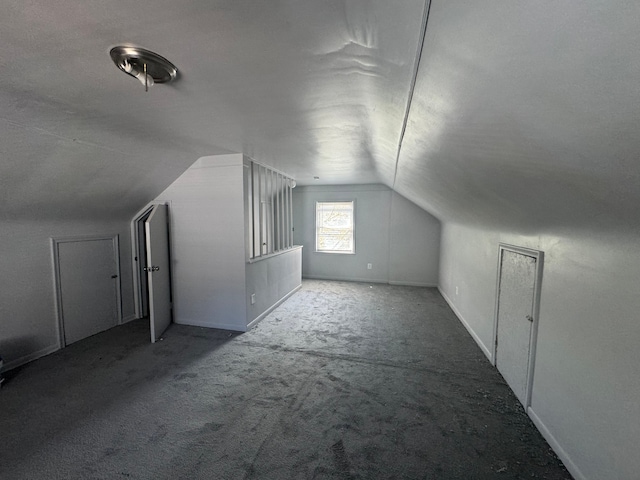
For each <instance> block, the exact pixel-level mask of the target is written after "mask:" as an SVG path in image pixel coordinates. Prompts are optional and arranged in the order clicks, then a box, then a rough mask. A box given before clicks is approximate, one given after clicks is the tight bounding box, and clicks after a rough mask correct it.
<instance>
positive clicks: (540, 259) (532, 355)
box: [491, 243, 544, 410]
mask: <svg viewBox="0 0 640 480" xmlns="http://www.w3.org/2000/svg"><path fill="white" fill-rule="evenodd" d="M504 251H509V252H513V253H518V254H520V255H526V256H528V257H533V258H535V259H536V272H535V279H534V286H533V304H532V308H531V311H532V313H531V315H532V316H533V322H532V324H531V338H530V340H529V358H528V365H527V380H526V385H527V391H526V394H525V405H524V408H525V410H526V409H527V408H528V407H529V406H530V405H531V390H532V387H533V374H534V371H535V359H536V345H537V341H538V323H539V316H540V293H541V289H542V271H543V267H544V252H543V251H541V250H533V249H531V248H526V247H519V246H516V245H509V244H508V243H500V244H499V245H498V273H497V275H496V300H495V309H494V317H493V349H492V351H491V364H492V365H493V366H494V367H496V368H497V362H498V358H497V355H498V315H499V313H500V312H499V309H500V282H501V280H502V254H503V252H504Z"/></svg>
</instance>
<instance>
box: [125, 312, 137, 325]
mask: <svg viewBox="0 0 640 480" xmlns="http://www.w3.org/2000/svg"><path fill="white" fill-rule="evenodd" d="M137 319H138V316H137V315H136V314H135V313H133V314H131V315H127V316H126V317H124V318H123V319H122V325H124V324H125V323H129V322H132V321H133V320H137Z"/></svg>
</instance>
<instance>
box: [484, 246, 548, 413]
mask: <svg viewBox="0 0 640 480" xmlns="http://www.w3.org/2000/svg"><path fill="white" fill-rule="evenodd" d="M543 256H544V254H543V252H540V251H537V250H529V249H525V248H520V247H515V246H512V245H505V244H500V248H499V257H498V285H497V293H496V316H495V326H494V331H495V332H494V333H495V342H494V354H493V358H494V363H495V365H496V367H497V369H498V371H499V372H500V373H501V374H502V376H503V377H504V379H505V380H506V381H507V383H508V384H509V386H510V387H511V389H512V390H513V392H514V393H515V395H516V397H518V400H520V402H521V403H522V405H523V406H524V407H525V409H526V408H527V407H528V406H529V404H530V403H531V386H532V384H533V372H534V366H535V346H536V339H537V331H538V311H539V302H540V285H541V281H542V265H543Z"/></svg>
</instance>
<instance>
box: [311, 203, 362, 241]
mask: <svg viewBox="0 0 640 480" xmlns="http://www.w3.org/2000/svg"><path fill="white" fill-rule="evenodd" d="M353 225H354V222H353V202H316V252H323V253H356V252H355V242H354V231H353V230H354V229H353Z"/></svg>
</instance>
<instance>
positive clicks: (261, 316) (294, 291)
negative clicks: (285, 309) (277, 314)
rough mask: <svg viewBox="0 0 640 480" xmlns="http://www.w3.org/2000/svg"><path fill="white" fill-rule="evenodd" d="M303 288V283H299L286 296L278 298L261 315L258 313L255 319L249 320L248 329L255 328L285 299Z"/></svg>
mask: <svg viewBox="0 0 640 480" xmlns="http://www.w3.org/2000/svg"><path fill="white" fill-rule="evenodd" d="M301 288H302V285H298V286H297V287H296V288H294V289H293V290H291V291H290V292H289V293H287V294H286V295H285V296H284V297H282V298H281V299H280V300H278V301H277V302H276V303H274V304H273V305H271V306H270V307H269V308H267V309H266V310H265V311H264V312H262V313H261V314H260V315H258V316H257V317H256V318H254V319H253V320H251V322H249V325H247V330H250V329H251V328H253V327H254V326H255V325H257V324H258V323H259V322H260V321H262V319H264V318H265V317H266V316H267V315H269V314H270V313H271V312H273V311H274V310H275V309H276V308H278V307H279V306H280V305H281V304H282V303H283V302H284V301H285V300H287V299H288V298H289V297H290V296H291V295H293V294H294V293H296V292H297V291H298V290H300V289H301Z"/></svg>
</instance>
